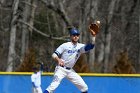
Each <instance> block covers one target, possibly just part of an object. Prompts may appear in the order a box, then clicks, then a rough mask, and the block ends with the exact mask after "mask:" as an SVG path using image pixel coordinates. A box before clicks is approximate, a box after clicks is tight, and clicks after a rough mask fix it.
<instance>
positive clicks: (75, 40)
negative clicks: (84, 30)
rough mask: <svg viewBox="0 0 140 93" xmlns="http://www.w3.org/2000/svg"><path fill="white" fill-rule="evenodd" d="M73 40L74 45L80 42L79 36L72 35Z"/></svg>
mask: <svg viewBox="0 0 140 93" xmlns="http://www.w3.org/2000/svg"><path fill="white" fill-rule="evenodd" d="M71 40H72V42H73V43H77V42H78V40H79V35H77V34H76V35H71Z"/></svg>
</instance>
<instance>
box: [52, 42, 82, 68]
mask: <svg viewBox="0 0 140 93" xmlns="http://www.w3.org/2000/svg"><path fill="white" fill-rule="evenodd" d="M84 47H85V44H81V43H77V44H76V45H74V44H73V43H72V42H67V43H63V44H62V45H60V46H59V47H58V48H57V49H56V51H55V53H56V54H58V55H61V59H62V60H64V65H65V66H66V67H70V68H72V67H73V66H74V64H75V63H76V61H77V60H78V58H79V57H80V55H81V53H85V49H84Z"/></svg>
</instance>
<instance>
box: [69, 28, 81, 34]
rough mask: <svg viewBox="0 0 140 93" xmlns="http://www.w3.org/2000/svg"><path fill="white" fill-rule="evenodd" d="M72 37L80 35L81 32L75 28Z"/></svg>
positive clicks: (72, 30) (71, 31)
mask: <svg viewBox="0 0 140 93" xmlns="http://www.w3.org/2000/svg"><path fill="white" fill-rule="evenodd" d="M70 35H80V32H79V30H77V29H76V28H73V29H71V30H70Z"/></svg>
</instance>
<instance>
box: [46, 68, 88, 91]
mask: <svg viewBox="0 0 140 93" xmlns="http://www.w3.org/2000/svg"><path fill="white" fill-rule="evenodd" d="M64 77H66V78H67V79H68V80H70V81H71V82H72V83H73V84H75V85H76V86H77V87H78V89H79V90H80V91H81V92H85V91H87V90H88V86H87V85H86V84H85V82H84V81H83V79H82V78H81V76H80V75H78V74H77V73H76V72H75V71H74V70H73V69H70V70H68V69H65V68H64V67H61V66H56V68H55V73H54V78H53V81H52V83H51V84H50V85H49V86H48V88H47V89H46V90H47V91H48V92H49V93H52V92H53V91H54V90H55V89H56V88H57V87H58V86H59V84H60V82H61V80H62V79H63V78H64Z"/></svg>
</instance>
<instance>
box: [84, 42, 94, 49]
mask: <svg viewBox="0 0 140 93" xmlns="http://www.w3.org/2000/svg"><path fill="white" fill-rule="evenodd" d="M93 48H94V44H91V43H89V44H86V46H85V51H89V50H91V49H93Z"/></svg>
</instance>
